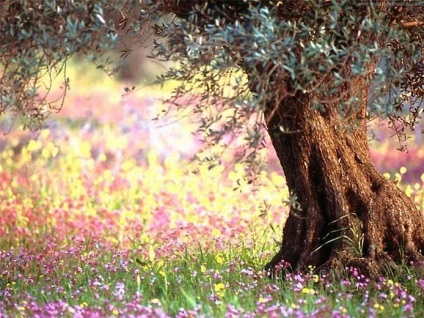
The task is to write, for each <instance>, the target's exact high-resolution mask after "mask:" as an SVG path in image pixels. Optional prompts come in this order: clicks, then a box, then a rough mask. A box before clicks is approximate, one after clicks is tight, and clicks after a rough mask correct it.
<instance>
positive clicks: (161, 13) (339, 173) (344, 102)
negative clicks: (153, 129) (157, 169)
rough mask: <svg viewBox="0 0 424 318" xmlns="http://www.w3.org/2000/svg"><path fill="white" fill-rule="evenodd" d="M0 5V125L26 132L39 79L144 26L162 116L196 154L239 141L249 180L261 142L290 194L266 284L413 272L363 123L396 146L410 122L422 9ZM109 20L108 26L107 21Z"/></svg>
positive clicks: (394, 204)
mask: <svg viewBox="0 0 424 318" xmlns="http://www.w3.org/2000/svg"><path fill="white" fill-rule="evenodd" d="M3 3H4V2H3ZM6 3H7V4H6V5H5V4H3V6H6V7H7V11H8V12H12V13H9V14H4V13H3V12H6V11H2V14H3V16H2V17H1V30H2V33H3V34H4V33H6V34H7V36H6V38H4V39H3V40H2V46H1V50H2V51H1V58H2V60H1V63H2V64H3V70H2V78H1V86H0V89H1V95H2V97H1V110H2V112H3V113H4V112H7V111H12V112H13V113H18V114H24V115H26V116H27V118H29V119H31V120H30V121H29V122H33V121H32V119H37V118H38V117H37V116H38V113H39V112H38V110H39V109H45V101H46V99H45V98H44V97H43V98H40V97H39V95H38V94H37V88H38V87H37V83H38V81H37V79H38V78H39V74H40V73H41V72H43V71H48V70H51V69H52V68H54V67H57V66H58V65H61V64H60V63H62V62H63V61H64V60H66V59H67V58H68V57H69V56H70V55H72V54H73V53H75V52H82V53H85V54H92V56H94V57H96V56H98V55H99V54H102V53H104V52H106V51H107V50H108V49H109V47H110V44H111V41H112V42H113V41H114V40H116V34H117V29H118V28H119V27H120V25H123V26H124V27H125V28H128V26H131V28H130V29H131V30H132V32H133V35H134V36H138V34H139V32H140V30H141V28H142V27H143V25H149V26H150V32H151V35H152V37H154V47H153V50H152V57H154V58H156V59H160V60H164V61H174V62H175V63H174V67H172V68H170V69H169V70H168V71H167V72H165V73H164V74H163V76H162V77H161V80H167V79H173V80H178V81H180V83H181V85H180V86H178V88H177V89H176V90H175V91H174V96H173V98H172V100H171V102H172V105H173V107H177V108H184V109H189V110H191V111H192V114H193V116H197V117H198V118H199V120H200V126H199V133H200V135H201V136H202V138H203V140H204V142H205V144H207V145H214V144H219V143H220V144H224V145H226V144H228V143H229V142H230V141H232V140H235V141H236V142H237V143H238V145H240V143H242V144H243V147H242V151H240V153H238V154H236V155H237V156H240V158H244V160H245V162H246V164H247V165H248V167H250V168H252V169H253V168H254V166H255V164H256V162H257V160H256V159H257V158H256V157H257V154H258V150H259V149H260V148H263V147H268V144H267V143H266V142H265V137H266V135H268V136H269V138H270V139H271V143H272V146H273V147H274V149H275V151H276V153H277V156H278V158H279V160H280V163H281V166H282V168H283V170H284V174H285V177H286V180H287V185H288V187H289V189H290V193H291V199H290V200H289V201H290V202H291V204H290V213H289V216H288V219H287V221H286V223H285V226H284V230H283V240H282V243H281V246H280V250H279V251H278V253H277V254H276V255H275V256H274V257H273V259H272V260H270V262H269V263H268V264H267V265H266V268H267V269H268V270H269V271H270V273H271V274H273V273H274V272H275V270H276V269H278V268H279V267H280V266H281V265H282V264H286V265H288V266H289V267H290V268H291V269H292V270H302V269H304V268H306V267H308V266H314V267H316V268H332V267H340V266H346V265H352V266H358V267H360V268H361V269H363V270H364V271H367V272H369V273H373V272H374V273H375V272H377V271H379V270H380V269H382V268H383V267H384V266H387V265H388V266H393V267H395V266H396V265H397V264H401V263H405V262H410V263H411V262H412V263H414V264H422V263H421V262H422V261H423V250H424V218H423V214H422V212H421V211H418V210H417V208H416V207H415V206H414V203H413V202H412V201H411V200H410V199H409V198H408V197H407V196H406V195H405V194H404V193H403V192H402V191H401V190H400V189H398V188H397V187H396V185H395V184H394V183H393V182H391V181H389V180H386V179H385V178H384V177H383V176H381V175H380V174H379V173H378V172H377V170H376V168H375V166H374V165H373V163H372V162H371V160H370V155H369V147H368V143H367V125H366V124H367V120H369V119H372V118H376V117H380V118H387V121H388V124H389V125H390V126H391V127H392V128H393V129H395V131H396V133H397V134H402V133H404V132H405V131H406V130H407V129H408V128H411V127H413V126H414V125H415V124H416V123H417V122H418V121H419V119H420V114H421V113H422V110H423V107H422V99H423V95H424V90H423V84H424V76H423V75H424V62H423V54H422V50H423V38H424V10H423V9H424V7H423V4H422V2H420V1H407V0H404V1H396V2H390V1H383V0H374V1H373V0H369V1H362V2H361V1H351V0H344V1H331V0H297V1H293V0H281V1H254V0H244V1H243V0H233V1H220V0H211V1H200V0H139V1H124V0H122V1H116V2H114V5H113V6H111V5H110V4H108V3H107V1H64V0H63V1H47V0H46V1H40V3H41V4H38V5H34V4H32V2H27V1H22V0H21V1H6ZM116 13H119V15H120V17H121V18H120V19H118V20H116V19H115V20H113V19H109V18H108V17H109V16H111V15H110V14H115V15H116ZM34 16H37V17H38V18H36V19H34ZM35 21H37V22H36V23H35ZM183 96H191V97H192V103H190V104H187V103H186V102H184V103H183V102H181V101H182V100H183V99H181V98H180V97H183ZM184 100H185V101H187V99H184ZM43 104H44V108H43V107H40V105H41V106H43ZM239 136H243V139H242V140H241V141H240V138H239Z"/></svg>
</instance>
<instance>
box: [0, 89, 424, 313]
mask: <svg viewBox="0 0 424 318" xmlns="http://www.w3.org/2000/svg"><path fill="white" fill-rule="evenodd" d="M117 89H118V88H117V87H113V89H112V88H110V89H109V91H114V90H117ZM103 92H104V90H103ZM88 94H89V95H83V96H82V97H81V96H78V95H74V96H72V95H70V96H69V98H70V99H69V102H70V103H71V104H70V105H71V106H73V107H70V108H68V109H64V114H65V115H66V116H67V119H64V118H61V117H56V118H54V119H52V120H51V121H50V122H49V124H50V128H49V129H45V130H42V131H40V133H39V135H38V136H37V138H34V137H35V136H33V135H28V134H25V133H21V132H18V131H16V132H14V133H11V134H8V135H5V136H4V137H2V139H1V142H0V150H1V153H0V179H1V183H0V210H1V214H0V317H34V316H38V317H111V316H119V317H143V316H144V317H168V316H171V317H199V316H205V317H303V316H305V317H387V316H390V317H420V316H424V300H423V299H424V297H423V293H424V279H423V278H422V277H421V276H420V275H419V274H418V273H415V272H413V271H411V269H408V268H407V267H405V268H404V270H403V271H400V272H399V273H393V274H392V275H390V276H388V277H380V278H379V279H378V280H376V281H370V280H369V279H367V278H366V277H364V276H362V275H361V274H359V273H358V272H357V271H356V270H355V269H354V268H346V269H345V271H346V272H345V273H344V274H342V275H341V277H344V278H343V279H340V278H339V277H340V276H338V277H333V276H331V275H328V276H325V275H322V274H321V275H320V276H318V275H317V274H316V273H315V272H314V269H312V268H311V269H310V272H309V273H304V274H290V273H286V272H283V273H282V274H283V275H284V277H285V279H284V280H282V281H271V280H269V279H268V278H267V277H266V273H264V272H263V271H262V268H263V266H264V264H266V262H267V261H269V260H270V258H271V257H272V256H273V254H274V253H275V252H276V250H277V248H278V247H277V244H276V242H278V241H279V240H281V228H282V226H283V224H284V220H285V218H286V216H287V212H288V208H287V205H286V204H285V203H284V202H287V200H288V198H289V192H288V189H287V188H286V186H285V181H284V178H283V177H282V176H281V175H280V174H279V173H276V172H273V171H272V170H270V171H269V172H267V173H263V174H261V175H260V176H259V178H258V184H257V186H256V188H253V186H252V185H250V184H249V183H248V182H247V181H246V180H245V178H244V173H243V167H241V166H236V167H235V168H234V170H231V171H229V170H226V169H225V168H224V166H221V165H217V166H215V167H214V168H210V167H208V166H207V165H201V164H199V163H197V162H192V161H191V160H190V159H189V158H190V156H191V155H192V154H193V149H192V148H193V147H195V146H196V144H195V142H194V141H191V140H190V141H189V139H188V138H189V137H188V136H189V135H190V133H188V135H187V134H185V131H186V130H187V129H186V126H184V124H182V123H177V124H176V125H174V126H167V125H165V126H164V128H158V127H153V128H154V129H153V128H152V127H151V126H148V125H145V124H143V123H144V121H143V120H147V118H145V114H146V113H149V112H150V111H151V109H150V107H152V105H151V104H152V103H157V102H155V101H152V99H150V98H149V97H146V96H144V95H142V94H141V95H137V96H129V97H126V98H125V99H122V100H121V99H118V100H117V99H116V96H115V95H113V94H112V96H109V95H108V94H106V93H105V94H103V93H102V94H96V93H95V92H94V93H93V92H89V93H88ZM93 96H94V97H95V98H94V97H93ZM80 104H81V105H80ZM104 105H106V106H104ZM76 106H78V107H80V106H81V108H78V109H86V110H90V109H93V110H94V111H93V112H92V113H89V112H85V111H83V112H82V113H76V112H75V111H73V109H74V108H75V109H76V108H77V107H76ZM154 106H155V105H154ZM102 107H103V108H102ZM105 114H107V116H106V115H105ZM82 118H83V119H82ZM161 129H164V130H161ZM170 137H172V139H171V138H170ZM187 145H189V146H190V147H183V146H187ZM386 146H387V145H386V144H384V145H383V146H375V147H373V151H374V152H373V156H374V158H375V159H381V158H382V157H385V156H387V155H386V154H385V152H386V150H387V149H386ZM181 149H183V151H182V152H181ZM177 151H179V152H178V153H177ZM190 151H191V152H190ZM411 153H412V154H413V155H414V156H415V157H413V159H412V160H416V161H419V160H420V158H421V157H420V156H421V155H420V152H419V151H415V152H414V151H411ZM390 158H391V160H394V158H401V157H400V155H398V154H396V155H395V154H391V155H390ZM414 158H415V159H414ZM399 160H401V159H399ZM376 161H379V160H376ZM408 169H409V170H408ZM408 169H406V168H402V169H400V170H399V171H392V172H391V173H389V174H388V175H387V177H388V178H392V179H397V180H398V182H399V186H400V187H402V188H403V190H405V191H406V193H407V194H408V195H409V196H410V197H411V198H412V199H413V200H414V201H415V203H416V204H417V206H419V207H420V208H421V209H424V199H423V198H424V191H423V189H424V174H423V175H418V177H417V176H416V170H412V169H415V168H413V167H412V166H410V168H409V167H408ZM408 171H413V172H414V173H415V178H414V179H413V181H412V182H411V183H406V182H405V181H404V180H407V179H408V178H410V177H411V176H408ZM421 173H422V172H421Z"/></svg>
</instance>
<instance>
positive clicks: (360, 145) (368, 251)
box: [162, 0, 424, 274]
mask: <svg viewBox="0 0 424 318" xmlns="http://www.w3.org/2000/svg"><path fill="white" fill-rule="evenodd" d="M164 3H165V6H164V7H163V8H162V9H163V10H165V11H168V12H173V13H175V14H176V15H177V16H179V17H180V18H183V19H187V17H188V14H187V12H190V11H191V10H192V8H193V6H194V5H205V4H207V5H209V6H210V7H213V8H215V9H216V8H218V9H219V8H221V7H222V5H223V4H224V3H225V4H226V2H225V1H220V0H216V1H210V2H206V1H200V0H199V1H197V0H187V1H174V0H166V1H165V2H164ZM260 3H261V5H263V6H265V5H270V6H273V5H276V4H275V3H274V2H270V1H265V2H264V1H262V2H260ZM380 4H381V8H382V10H383V9H384V10H388V11H387V14H388V16H391V13H390V12H389V11H390V10H391V8H390V7H386V6H385V2H384V1H381V3H380ZM245 5H246V3H245V2H244V1H233V2H231V5H230V6H229V7H227V8H226V11H225V17H226V19H228V20H230V21H233V20H234V21H235V20H237V18H238V17H240V14H241V12H242V11H243V10H242V9H244V8H245ZM277 6H278V4H277ZM307 10H308V8H307V2H304V1H300V2H299V1H297V2H295V1H291V0H290V1H288V2H284V5H281V6H279V15H280V18H283V19H285V20H296V19H299V18H300V17H302V16H304V15H305V13H306V12H307ZM363 10H364V12H365V11H366V6H364V7H363ZM218 11H219V10H218ZM280 11H281V12H280ZM323 12H324V11H323ZM364 12H362V13H361V14H365V13H364ZM358 14H359V13H358ZM396 18H397V19H401V18H402V17H401V16H400V15H398V16H396ZM242 55H243V54H242ZM270 64H272V61H270ZM242 67H243V69H244V70H245V72H246V73H247V75H248V77H249V82H250V83H249V84H250V87H251V90H252V92H255V90H256V88H255V87H260V85H259V86H257V85H256V84H257V83H255V82H254V81H255V80H254V78H255V76H256V77H258V76H257V75H258V74H267V72H263V71H261V70H260V69H256V68H255V66H252V65H247V64H246V65H243V66H242ZM250 71H251V72H252V73H250ZM249 74H250V75H252V74H253V75H255V76H249ZM265 76H266V75H265ZM281 78H286V77H284V76H282V77H281ZM257 80H258V79H257ZM261 80H263V79H260V78H259V81H261ZM270 80H272V79H270ZM274 83H275V87H272V89H275V90H274V92H269V94H268V95H269V96H275V92H277V95H278V91H282V92H284V91H286V87H287V86H288V85H290V83H283V81H280V82H279V81H278V80H275V81H274ZM279 86H281V87H279ZM343 90H344V91H343V92H341V93H342V94H340V96H338V97H335V98H334V100H333V101H330V102H327V104H326V105H325V109H324V110H321V111H319V110H314V109H313V108H312V107H311V106H312V98H313V96H312V95H311V94H310V93H302V92H300V91H298V92H296V93H294V94H293V95H287V96H285V97H284V98H282V99H281V100H279V101H278V102H276V103H275V104H273V103H272V102H270V104H269V105H268V106H267V109H266V110H265V118H266V124H267V128H268V132H269V135H270V137H271V141H272V144H273V146H274V148H275V150H276V153H277V156H278V158H279V160H280V163H281V166H282V168H283V170H284V174H285V177H286V180H287V185H288V188H289V190H290V192H291V194H292V195H293V196H295V197H296V198H297V204H294V205H293V206H291V208H290V213H289V217H288V219H287V221H286V223H285V226H284V230H283V240H282V246H281V249H280V250H279V252H278V253H277V254H276V255H275V256H274V258H273V259H272V260H271V261H270V262H269V263H268V264H267V266H266V269H268V270H269V271H270V273H271V274H273V273H275V271H276V269H278V268H279V264H281V262H283V261H284V262H286V263H288V264H289V265H290V268H291V269H292V270H302V269H305V268H306V267H308V266H314V267H316V268H325V267H327V268H334V266H337V267H345V266H346V265H353V266H357V267H361V268H362V269H363V270H364V271H366V272H368V273H369V274H371V273H377V272H380V270H381V268H382V267H383V266H385V265H387V264H389V265H390V266H396V264H401V263H403V262H422V261H423V251H424V218H423V215H422V213H421V212H420V211H418V210H417V208H416V207H415V205H414V203H413V202H412V201H411V200H410V199H409V198H408V197H407V196H406V195H405V194H404V193H403V192H402V191H401V190H400V189H399V188H397V187H396V185H395V184H394V183H393V182H391V181H388V180H386V179H385V178H384V177H383V176H381V175H380V174H379V173H378V172H377V170H376V168H375V166H374V165H373V163H372V162H371V160H370V155H369V148H368V143H367V132H366V116H365V114H366V105H367V96H368V82H367V81H366V80H364V79H360V78H358V79H355V80H352V81H351V82H350V83H348V84H346V86H345V87H344V88H343ZM256 93H261V92H256ZM262 95H263V94H262ZM350 96H357V97H359V98H360V100H361V104H360V105H359V106H358V107H357V108H356V109H350V110H348V111H349V112H348V113H346V112H345V113H342V114H340V110H339V107H338V106H339V102H340V100H341V99H342V98H348V97H350ZM346 100H347V99H346ZM346 127H347V128H346ZM423 264H424V263H423Z"/></svg>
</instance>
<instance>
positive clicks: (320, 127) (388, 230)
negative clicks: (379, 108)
mask: <svg viewBox="0 0 424 318" xmlns="http://www.w3.org/2000/svg"><path fill="white" fill-rule="evenodd" d="M277 89H278V88H277ZM346 89H348V90H350V91H349V92H348V94H349V95H351V94H355V95H359V97H361V100H362V102H361V103H362V104H361V105H360V107H358V109H357V111H356V112H354V116H353V117H350V118H345V116H346V114H342V115H341V114H340V113H339V111H338V107H337V106H338V105H337V101H336V100H335V101H334V102H332V103H328V104H327V105H325V106H326V107H325V110H323V111H318V110H313V109H312V108H311V96H310V95H308V94H304V93H301V92H298V93H296V94H294V96H288V97H286V98H284V99H283V100H282V101H281V102H280V103H279V104H278V105H270V106H269V107H268V110H267V111H266V113H265V117H266V118H267V127H268V132H269V135H270V137H271V141H272V144H273V146H274V148H275V150H276V153H277V156H278V158H279V160H280V162H281V165H282V167H283V170H284V174H285V177H286V180H287V185H288V188H289V190H290V192H291V194H292V195H294V196H296V198H297V202H298V204H297V205H294V206H292V207H291V208H290V213H289V216H288V219H287V221H286V223H285V226H284V230H283V241H282V246H281V249H280V251H279V252H278V253H277V255H275V256H274V258H273V259H272V260H271V261H270V262H269V263H268V264H267V266H266V269H268V270H269V271H270V273H271V275H272V274H275V270H276V269H278V266H279V264H281V262H282V261H284V262H286V263H288V264H289V266H290V268H291V269H292V270H302V269H305V268H306V267H307V266H313V267H316V268H334V267H339V268H343V267H345V266H347V265H352V266H357V267H360V268H361V269H363V270H364V271H365V272H366V273H368V274H370V275H372V274H373V273H379V272H380V270H381V269H382V267H383V266H386V265H387V264H389V265H391V266H396V264H400V263H403V262H419V261H422V259H423V258H422V251H423V250H424V221H423V215H422V213H421V212H420V211H418V210H417V208H416V207H415V205H414V203H413V202H412V200H410V199H409V198H408V197H407V196H406V195H405V194H404V193H403V192H402V191H401V190H400V189H399V188H397V186H396V185H395V184H394V183H393V182H391V181H388V180H386V179H385V178H384V177H383V176H381V175H380V174H379V173H378V172H377V170H376V168H375V167H374V165H373V163H372V162H371V160H370V155H369V148H368V143H367V133H366V118H365V117H366V116H365V110H366V102H367V98H366V97H367V93H368V87H367V84H366V82H365V81H362V80H353V81H352V82H351V83H350V87H346ZM351 96H352V95H351ZM346 126H347V127H348V128H347V129H346V128H344V127H346Z"/></svg>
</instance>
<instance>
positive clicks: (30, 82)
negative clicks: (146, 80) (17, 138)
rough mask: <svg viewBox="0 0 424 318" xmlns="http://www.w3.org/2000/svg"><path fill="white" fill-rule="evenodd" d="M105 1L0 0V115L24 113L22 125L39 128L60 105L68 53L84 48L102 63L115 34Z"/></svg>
mask: <svg viewBox="0 0 424 318" xmlns="http://www.w3.org/2000/svg"><path fill="white" fill-rule="evenodd" d="M107 2H108V1H103V0H102V1H65V0H58V1H55V0H52V1H49V0H44V1H27V0H11V1H3V2H1V4H0V6H1V8H0V32H1V33H2V41H1V44H0V95H1V100H0V115H5V114H11V115H12V116H14V118H18V117H20V118H23V119H24V121H23V125H24V128H30V129H38V128H40V126H41V125H42V124H43V121H44V119H45V118H46V117H47V116H48V114H49V113H50V111H52V110H54V111H57V110H58V109H60V107H61V105H62V101H63V100H62V99H63V97H64V96H65V95H66V91H67V89H68V88H69V83H68V79H67V78H66V61H67V60H68V59H69V57H71V56H72V55H74V54H82V55H86V56H88V57H89V58H91V60H92V61H93V62H94V63H98V65H99V67H105V66H106V64H107V61H105V60H102V59H101V57H102V56H103V55H104V54H105V52H107V51H108V50H110V49H111V48H112V47H113V46H114V43H115V42H116V40H117V37H116V33H115V31H114V25H113V23H110V22H109V21H106V20H107V17H106V16H105V12H104V8H105V6H106V5H107ZM105 62H106V63H105ZM59 74H60V75H61V76H63V78H62V79H61V87H60V88H61V89H62V92H63V96H61V98H60V97H59V98H54V99H53V100H52V99H49V98H47V96H48V94H49V92H50V90H52V87H53V82H54V80H55V77H56V76H58V75H59Z"/></svg>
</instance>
